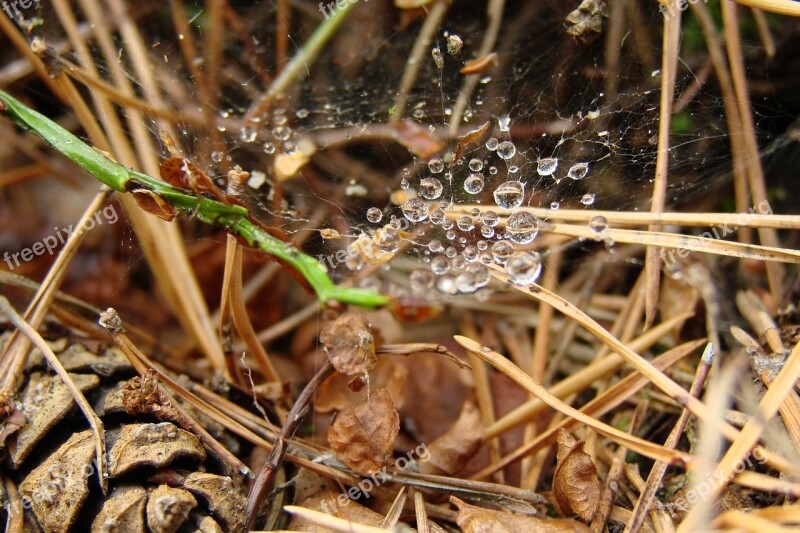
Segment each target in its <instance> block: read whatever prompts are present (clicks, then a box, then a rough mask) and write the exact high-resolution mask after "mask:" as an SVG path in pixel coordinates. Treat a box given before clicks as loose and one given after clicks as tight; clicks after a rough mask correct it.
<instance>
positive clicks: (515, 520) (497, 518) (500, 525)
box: [450, 496, 590, 533]
mask: <svg viewBox="0 0 800 533" xmlns="http://www.w3.org/2000/svg"><path fill="white" fill-rule="evenodd" d="M450 502H452V503H453V504H454V505H455V506H456V507H458V517H457V518H456V522H457V523H458V525H459V527H460V528H461V530H462V531H463V532H464V533H506V532H508V533H516V532H517V531H536V532H537V533H569V532H575V533H588V532H589V531H590V529H589V528H588V527H587V526H586V525H584V524H581V523H580V522H577V521H575V520H568V519H563V518H538V517H535V516H523V515H515V514H512V513H509V512H508V511H496V510H493V509H484V508H483V507H477V506H475V505H470V504H468V503H467V502H465V501H462V500H460V499H458V498H456V497H455V496H450Z"/></svg>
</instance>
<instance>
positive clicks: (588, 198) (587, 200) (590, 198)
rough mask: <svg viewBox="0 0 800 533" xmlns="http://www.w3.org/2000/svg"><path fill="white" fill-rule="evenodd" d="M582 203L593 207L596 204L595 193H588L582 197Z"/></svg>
mask: <svg viewBox="0 0 800 533" xmlns="http://www.w3.org/2000/svg"><path fill="white" fill-rule="evenodd" d="M581 203H582V204H583V205H592V204H593V203H594V193H591V192H587V193H586V194H584V195H583V196H582V197H581Z"/></svg>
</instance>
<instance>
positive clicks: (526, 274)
mask: <svg viewBox="0 0 800 533" xmlns="http://www.w3.org/2000/svg"><path fill="white" fill-rule="evenodd" d="M541 271H542V260H541V258H540V257H539V254H537V253H536V252H525V251H518V252H514V253H513V254H511V256H510V257H509V258H508V259H507V260H506V274H507V275H508V279H509V281H511V283H514V284H516V285H522V286H523V287H527V286H529V285H532V284H533V283H535V282H536V280H537V279H538V278H539V274H540V273H541Z"/></svg>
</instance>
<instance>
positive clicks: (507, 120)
mask: <svg viewBox="0 0 800 533" xmlns="http://www.w3.org/2000/svg"><path fill="white" fill-rule="evenodd" d="M497 127H498V128H499V129H500V131H509V130H510V129H511V117H509V116H508V115H504V116H502V117H497Z"/></svg>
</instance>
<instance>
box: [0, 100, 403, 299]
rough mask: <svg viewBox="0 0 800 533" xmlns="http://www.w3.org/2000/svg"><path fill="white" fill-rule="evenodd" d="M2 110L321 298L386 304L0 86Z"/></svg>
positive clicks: (117, 186) (241, 211)
mask: <svg viewBox="0 0 800 533" xmlns="http://www.w3.org/2000/svg"><path fill="white" fill-rule="evenodd" d="M0 112H2V113H3V114H5V115H7V116H8V117H9V118H11V120H13V121H14V122H15V123H16V124H18V125H19V126H22V127H24V128H25V129H27V130H30V131H31V132H33V133H35V134H36V135H37V136H39V137H41V138H42V139H43V140H44V141H45V142H47V143H48V144H50V145H51V146H52V147H53V148H55V149H56V150H58V151H59V152H61V153H62V154H63V155H64V156H66V157H67V158H68V159H70V160H72V161H73V162H74V163H76V164H78V165H79V166H81V167H83V168H84V169H86V170H87V171H88V172H89V173H91V174H92V175H94V176H95V177H96V178H97V179H98V180H99V181H101V182H102V183H104V184H106V185H108V186H109V187H111V188H112V189H114V190H115V191H117V192H130V191H133V190H137V189H146V190H149V191H151V192H153V193H155V194H157V195H159V196H160V197H161V198H163V199H164V200H165V201H166V202H167V203H168V204H169V205H171V206H172V207H174V208H175V209H176V210H178V211H181V212H183V213H186V214H192V215H194V216H195V217H196V218H198V219H200V220H201V221H203V222H205V223H207V224H212V225H215V226H221V227H224V228H226V229H227V230H228V231H230V232H232V233H234V234H236V235H238V236H239V237H241V238H242V239H243V240H244V241H245V242H246V243H247V244H248V245H249V246H252V247H254V248H257V249H259V250H261V251H262V252H264V253H266V254H268V255H271V256H274V257H276V258H278V259H280V260H282V261H284V262H286V263H288V264H289V265H291V266H292V267H294V268H295V269H296V270H297V271H298V272H299V273H300V274H301V275H302V276H303V277H304V278H305V279H306V281H308V283H309V284H310V285H311V287H312V288H313V289H314V291H315V292H316V294H317V297H318V298H319V299H320V300H321V301H322V302H328V301H331V300H333V301H337V302H340V303H344V304H354V305H360V306H363V307H379V306H382V305H385V304H386V303H387V302H388V298H387V297H386V296H383V295H381V294H377V293H374V292H372V291H367V290H364V289H358V288H352V287H341V286H338V285H336V284H335V283H333V281H331V279H330V278H329V277H328V274H327V272H326V270H325V267H323V266H322V265H321V264H320V263H319V262H318V261H317V260H316V259H314V258H313V257H311V256H308V255H306V254H304V253H302V252H300V250H298V249H297V248H295V247H294V246H292V245H291V244H289V243H286V242H283V241H281V240H279V239H277V238H275V237H273V236H272V235H270V234H269V233H267V232H266V231H264V230H263V229H262V228H261V227H260V226H258V225H257V224H255V223H253V221H252V220H251V218H250V213H249V212H248V210H247V209H245V208H244V207H242V206H238V205H225V204H223V203H222V202H219V201H217V200H212V199H209V198H205V197H202V196H200V197H198V196H197V195H195V194H193V193H189V192H185V191H183V190H181V189H177V188H175V187H173V186H172V185H170V184H168V183H166V182H164V181H161V180H159V179H156V178H153V177H152V176H148V175H147V174H143V173H141V172H137V171H135V170H131V169H129V168H125V167H124V166H122V165H120V164H119V163H116V162H115V161H112V160H111V159H109V158H108V157H106V156H105V155H103V154H102V153H101V152H99V151H97V150H95V149H94V148H92V147H91V146H89V145H87V144H86V143H84V142H83V141H81V140H80V139H78V137H76V136H75V135H73V134H72V133H70V132H69V131H67V130H65V129H64V128H62V127H61V126H59V125H58V124H56V123H55V122H53V121H52V120H50V119H49V118H47V117H45V116H44V115H42V114H40V113H38V112H36V111H34V110H33V109H31V108H29V107H27V106H26V105H25V104H23V103H22V102H20V101H19V100H17V99H15V98H14V97H12V96H11V95H9V94H8V93H6V92H5V91H2V90H0Z"/></svg>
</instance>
